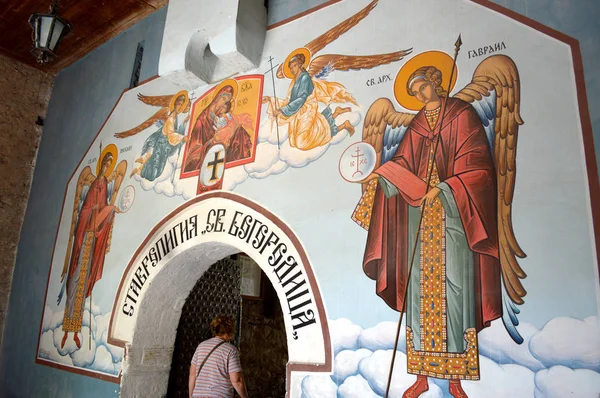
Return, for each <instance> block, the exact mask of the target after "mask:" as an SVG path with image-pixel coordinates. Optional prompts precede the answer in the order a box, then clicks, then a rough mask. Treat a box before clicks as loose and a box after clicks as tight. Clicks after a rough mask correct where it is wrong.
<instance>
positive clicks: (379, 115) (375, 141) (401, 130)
mask: <svg viewBox="0 0 600 398" xmlns="http://www.w3.org/2000/svg"><path fill="white" fill-rule="evenodd" d="M414 116H415V115H414V114H412V113H404V112H397V111H396V109H395V108H394V105H393V104H392V101H390V100H389V99H387V98H379V99H378V100H377V101H375V102H373V105H371V107H370V108H369V110H368V111H367V115H366V116H365V122H364V125H363V142H366V143H368V144H371V146H373V148H375V151H376V152H377V159H376V161H375V168H377V167H379V166H380V165H382V164H384V163H385V162H387V161H388V160H390V159H391V158H392V157H394V154H395V153H396V151H397V150H398V146H399V145H400V141H402V138H403V137H404V134H406V130H408V125H409V124H410V122H411V121H412V119H413V117H414ZM376 188H377V180H372V181H371V182H369V183H363V184H362V190H363V195H362V197H361V198H360V201H359V202H358V205H357V206H356V209H355V210H354V213H353V214H352V220H354V221H355V222H356V223H357V224H358V225H360V226H361V227H363V228H364V229H366V230H368V229H369V225H370V222H371V213H372V210H373V201H374V199H375V190H376Z"/></svg>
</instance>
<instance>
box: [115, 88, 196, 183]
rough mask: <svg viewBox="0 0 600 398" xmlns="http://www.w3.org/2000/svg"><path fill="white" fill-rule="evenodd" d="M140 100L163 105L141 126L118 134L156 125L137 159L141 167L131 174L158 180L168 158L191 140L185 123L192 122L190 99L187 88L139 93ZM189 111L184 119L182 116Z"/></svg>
mask: <svg viewBox="0 0 600 398" xmlns="http://www.w3.org/2000/svg"><path fill="white" fill-rule="evenodd" d="M138 99H139V100H140V101H142V102H143V103H145V104H148V105H152V106H159V107H161V108H160V109H159V110H158V112H156V113H155V114H154V115H152V116H150V118H148V119H147V120H145V121H144V122H142V123H141V124H139V125H138V126H136V127H134V128H132V129H130V130H127V131H123V132H121V133H116V134H115V137H117V138H127V137H131V136H133V135H136V134H138V133H140V132H142V131H144V130H146V129H148V128H150V127H152V126H156V127H155V128H156V131H155V132H154V133H152V134H151V135H150V136H149V137H148V138H146V140H145V141H144V146H143V147H142V153H141V156H140V157H139V158H138V159H136V163H139V166H138V167H136V168H135V169H133V171H132V172H131V176H134V175H139V176H140V177H141V178H143V179H146V180H148V181H154V180H156V179H157V178H158V177H159V176H160V175H161V174H162V173H163V171H164V169H165V165H166V164H167V159H168V158H169V157H170V156H171V155H173V154H174V153H175V152H177V151H181V147H182V146H183V144H184V143H185V142H187V136H186V135H185V126H186V124H187V122H188V121H189V111H190V107H191V106H190V99H189V96H188V92H187V91H180V92H178V93H177V94H175V95H158V96H148V95H142V94H138ZM183 114H188V115H187V116H186V117H185V118H184V120H183V121H181V120H179V119H180V117H181V116H180V115H183Z"/></svg>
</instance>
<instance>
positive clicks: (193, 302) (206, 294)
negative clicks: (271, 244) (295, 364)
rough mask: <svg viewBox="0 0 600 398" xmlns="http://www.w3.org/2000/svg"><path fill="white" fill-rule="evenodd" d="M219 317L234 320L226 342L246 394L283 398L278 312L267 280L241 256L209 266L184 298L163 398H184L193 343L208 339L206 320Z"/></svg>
mask: <svg viewBox="0 0 600 398" xmlns="http://www.w3.org/2000/svg"><path fill="white" fill-rule="evenodd" d="M222 314H224V315H229V316H232V317H233V318H235V319H236V321H237V333H236V336H235V338H234V340H233V341H232V344H234V345H236V346H237V347H238V348H239V350H240V360H241V364H242V370H243V374H244V379H245V381H246V386H247V389H248V394H249V396H250V397H252V398H255V397H260V398H282V397H285V389H286V365H287V361H288V352H287V339H286V333H285V324H284V320H283V312H282V310H281V306H280V304H279V299H278V297H277V293H276V292H275V289H274V288H273V286H272V285H271V282H270V281H269V279H268V278H267V276H266V275H265V274H264V273H263V272H262V270H261V269H260V267H259V266H258V265H257V264H256V263H255V262H254V261H253V260H252V259H250V257H247V256H245V255H243V254H239V255H234V256H231V257H230V258H226V259H223V260H220V261H218V262H216V263H215V264H213V265H212V266H211V267H210V268H209V269H208V270H207V271H206V272H205V273H204V274H203V275H202V276H201V277H200V279H199V280H198V282H197V283H196V285H195V286H194V288H193V289H192V290H191V292H190V294H189V296H188V298H187V299H186V302H185V304H184V306H183V309H182V312H181V318H180V320H179V325H178V327H177V335H176V338H175V347H174V350H173V359H172V364H171V371H170V375H169V386H168V392H167V397H169V398H188V397H189V395H188V376H189V369H190V362H191V360H192V356H193V355H194V352H195V350H196V347H198V344H200V343H201V342H202V341H204V340H206V339H209V338H211V337H212V334H211V332H210V326H209V325H210V321H211V320H212V319H213V318H214V317H215V316H217V315H222ZM236 396H237V395H236Z"/></svg>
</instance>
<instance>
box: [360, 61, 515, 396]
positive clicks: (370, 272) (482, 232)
mask: <svg viewBox="0 0 600 398" xmlns="http://www.w3.org/2000/svg"><path fill="white" fill-rule="evenodd" d="M452 62H453V61H452V58H451V57H450V56H448V55H447V54H445V53H442V52H438V51H430V52H427V53H423V54H420V55H418V56H416V57H414V58H413V59H411V60H409V61H408V62H407V63H406V64H405V66H404V67H403V68H402V70H401V71H400V72H399V74H398V77H397V80H396V84H395V95H396V99H397V100H398V102H399V103H400V104H401V105H402V106H403V107H404V108H406V109H412V110H418V113H417V114H411V113H403V112H397V111H396V110H395V109H394V105H393V104H392V102H391V101H390V100H388V99H386V98H380V99H378V100H377V101H375V102H374V103H373V104H372V105H371V107H370V109H369V111H368V112H367V115H366V118H365V122H364V130H363V141H364V142H367V143H369V144H371V145H372V146H373V147H374V148H375V150H376V152H377V162H376V168H375V170H374V172H373V173H372V174H371V175H370V176H369V177H367V178H366V179H365V180H363V181H362V182H363V196H362V198H361V201H360V202H359V204H358V206H357V208H356V210H355V212H354V214H353V216H352V217H353V219H354V220H355V221H356V222H357V223H359V225H361V226H363V227H364V228H366V229H367V230H368V237H367V243H366V249H365V254H364V259H363V269H364V271H365V273H366V274H367V276H368V277H369V278H371V279H374V280H376V281H377V284H376V290H377V294H378V295H379V296H380V297H381V298H382V299H383V300H384V301H385V302H386V303H387V304H388V305H389V306H390V307H391V308H393V309H395V310H397V311H402V309H403V308H404V309H405V311H406V340H407V341H406V347H407V362H408V367H407V368H408V372H409V373H411V374H415V375H417V381H416V382H415V384H414V385H412V386H411V387H410V388H409V389H408V390H407V391H406V393H405V396H407V397H417V396H419V395H420V394H421V393H423V392H424V391H426V390H427V388H428V387H427V377H434V378H441V379H449V380H450V393H451V394H452V395H453V396H455V397H458V396H460V397H466V394H465V393H464V391H463V390H462V387H461V384H460V380H479V377H480V369H479V359H478V355H479V354H478V342H477V341H478V340H477V339H478V337H477V333H478V332H479V331H481V330H482V329H483V328H485V327H487V326H489V325H490V322H491V321H493V320H495V319H497V318H502V320H503V322H504V325H505V326H506V329H507V331H508V333H509V334H510V336H511V337H512V338H513V339H514V341H516V342H517V343H521V342H522V341H523V339H522V337H521V336H520V335H519V333H518V331H517V329H516V325H518V320H517V317H516V314H518V313H519V310H518V308H517V307H516V304H522V303H523V297H524V296H525V294H526V291H525V289H524V287H523V285H522V283H521V280H520V279H523V278H525V276H526V275H525V272H524V271H523V270H522V268H521V267H520V266H519V263H518V261H517V258H518V257H520V258H523V257H525V253H524V252H523V250H522V249H521V248H520V247H519V244H518V243H517V240H516V238H515V234H514V231H513V226H512V201H513V192H514V187H515V177H516V150H517V137H518V129H519V125H521V124H523V121H522V120H521V117H520V108H519V107H520V87H519V84H520V83H519V74H518V70H517V67H516V65H515V63H514V62H513V61H512V59H510V58H509V57H507V56H504V55H495V56H491V57H489V58H487V59H485V60H484V61H482V62H481V64H480V65H479V66H478V67H477V69H476V70H475V72H474V74H473V78H472V81H471V82H470V83H469V84H467V86H466V87H464V88H463V89H462V90H460V91H459V92H458V93H457V94H456V95H454V96H453V97H451V98H449V97H448V95H447V94H448V93H447V92H445V90H444V88H443V87H448V79H449V76H450V70H451V68H452ZM453 84H454V82H452V85H453ZM451 87H452V86H451ZM442 113H443V114H444V116H443V117H442ZM438 138H439V139H440V142H439V146H438V148H437V151H435V147H436V146H435V142H436V140H437V139H438ZM434 151H435V153H434ZM431 162H433V165H432V163H431ZM430 168H431V169H432V170H433V171H432V175H431V181H430V188H429V191H428V193H427V194H425V192H426V191H427V190H426V184H427V182H426V181H427V173H428V170H429V169H430ZM423 207H424V211H423V219H422V221H421V223H420V222H419V221H420V217H421V209H422V208H423ZM418 228H420V232H419V239H418V240H417V245H416V250H415V251H414V252H415V258H414V262H413V265H412V267H413V268H412V269H413V271H412V273H411V276H410V280H408V281H407V279H408V274H409V267H410V262H411V255H412V254H413V253H412V252H413V247H414V245H415V238H416V235H417V229H418ZM406 289H408V291H407V296H406V303H403V300H404V293H405V290H406ZM460 394H464V395H460Z"/></svg>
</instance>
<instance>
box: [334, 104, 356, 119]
mask: <svg viewBox="0 0 600 398" xmlns="http://www.w3.org/2000/svg"><path fill="white" fill-rule="evenodd" d="M351 110H352V109H350V107H349V106H347V107H345V108H340V107H339V106H338V107H337V108H335V111H333V118H334V119H335V118H336V117H338V116H339V115H341V114H343V113H348V112H350V111H351Z"/></svg>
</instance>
